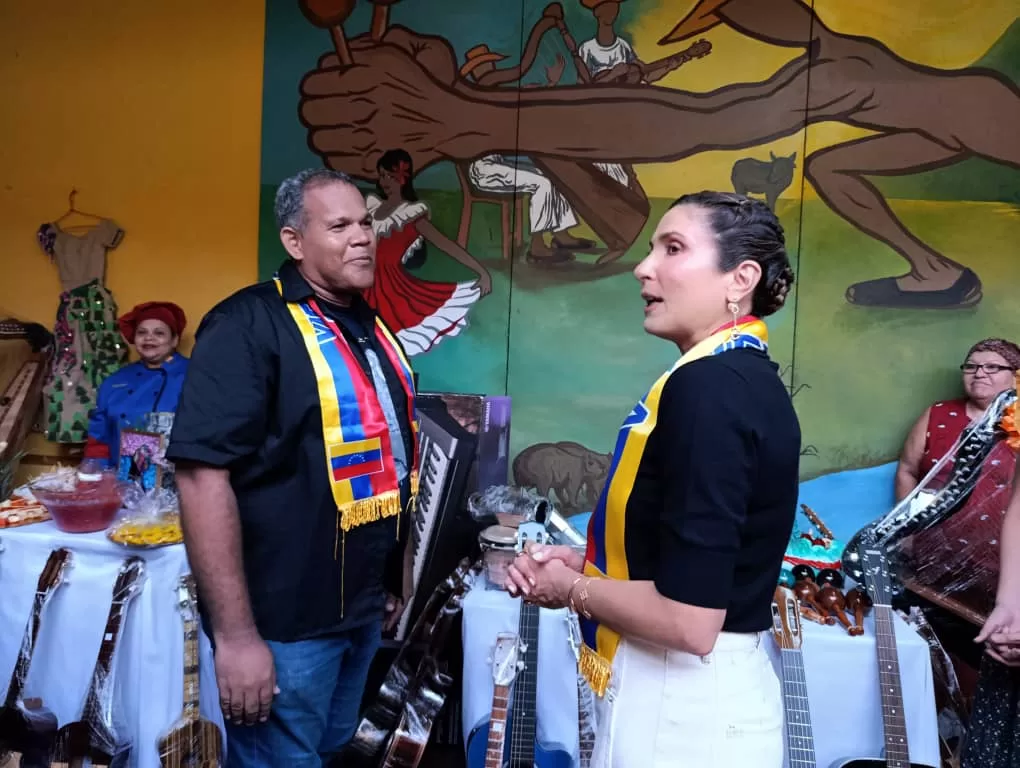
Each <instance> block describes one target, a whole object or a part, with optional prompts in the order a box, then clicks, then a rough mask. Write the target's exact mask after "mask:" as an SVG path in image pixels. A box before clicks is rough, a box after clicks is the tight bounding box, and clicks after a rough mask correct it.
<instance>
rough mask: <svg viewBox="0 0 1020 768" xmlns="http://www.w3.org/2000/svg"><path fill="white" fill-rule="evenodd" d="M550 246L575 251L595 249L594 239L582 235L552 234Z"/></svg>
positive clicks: (581, 251) (582, 251)
mask: <svg viewBox="0 0 1020 768" xmlns="http://www.w3.org/2000/svg"><path fill="white" fill-rule="evenodd" d="M552 247H553V248H558V249H560V250H564V251H574V252H575V253H586V252H587V253H590V252H591V251H593V250H595V241H594V240H588V239H587V238H584V237H563V238H561V237H556V236H553V239H552Z"/></svg>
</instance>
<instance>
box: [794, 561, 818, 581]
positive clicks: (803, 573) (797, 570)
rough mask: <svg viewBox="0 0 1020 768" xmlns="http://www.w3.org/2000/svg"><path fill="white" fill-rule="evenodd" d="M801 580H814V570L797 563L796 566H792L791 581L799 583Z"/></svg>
mask: <svg viewBox="0 0 1020 768" xmlns="http://www.w3.org/2000/svg"><path fill="white" fill-rule="evenodd" d="M802 579H807V580H808V581H814V580H815V569H814V568H812V567H811V566H810V565H804V564H803V563H798V564H797V565H795V566H793V580H794V581H795V582H796V581H800V580H802Z"/></svg>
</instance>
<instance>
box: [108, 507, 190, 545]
mask: <svg viewBox="0 0 1020 768" xmlns="http://www.w3.org/2000/svg"><path fill="white" fill-rule="evenodd" d="M106 537H107V538H108V539H109V540H110V541H112V542H113V543H114V544H120V545H121V546H122V547H128V548H129V549H158V548H160V547H170V546H173V545H174V544H180V543H181V542H182V541H184V534H183V532H182V531H181V515H180V513H179V512H166V513H164V514H162V515H144V516H138V517H126V518H124V519H122V520H120V521H118V522H117V523H116V524H114V525H113V527H111V528H110V530H109V531H107V533H106Z"/></svg>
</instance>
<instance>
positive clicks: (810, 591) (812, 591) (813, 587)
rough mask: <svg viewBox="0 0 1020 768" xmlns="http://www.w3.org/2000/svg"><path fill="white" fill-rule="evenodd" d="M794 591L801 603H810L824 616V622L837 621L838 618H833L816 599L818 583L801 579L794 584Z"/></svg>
mask: <svg viewBox="0 0 1020 768" xmlns="http://www.w3.org/2000/svg"><path fill="white" fill-rule="evenodd" d="M793 593H794V594H795V595H796V596H797V599H798V600H800V601H801V603H803V604H805V605H809V606H811V607H812V608H814V609H815V610H816V611H818V614H819V615H820V616H821V617H822V620H823V623H825V624H835V623H836V620H835V619H834V618H832V617H831V616H830V615H829V612H828V611H826V610H825V608H823V607H822V606H821V605H819V604H818V601H817V600H816V599H815V596H816V595H817V593H818V585H817V584H815V583H814V582H813V581H808V580H807V579H801V580H800V581H798V582H797V583H796V584H794V586H793Z"/></svg>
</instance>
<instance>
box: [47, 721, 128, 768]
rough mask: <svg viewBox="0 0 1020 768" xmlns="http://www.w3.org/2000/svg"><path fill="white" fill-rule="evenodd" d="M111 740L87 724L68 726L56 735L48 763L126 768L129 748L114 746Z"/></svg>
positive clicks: (97, 767)
mask: <svg viewBox="0 0 1020 768" xmlns="http://www.w3.org/2000/svg"><path fill="white" fill-rule="evenodd" d="M103 731H105V729H103ZM111 741H112V739H111V737H110V736H109V734H107V733H105V732H101V731H98V730H96V729H95V728H93V727H92V726H91V725H90V724H89V723H87V722H84V721H81V720H79V721H77V722H74V723H68V724H67V725H65V726H64V727H63V728H61V729H60V731H59V732H58V733H57V741H56V746H55V748H54V750H53V756H52V758H51V762H53V763H60V764H64V765H68V766H70V768H78V767H79V766H81V768H85V767H86V766H95V767H96V768H127V766H128V764H129V762H130V758H131V745H129V744H124V745H115V744H112V743H110V742H111Z"/></svg>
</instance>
